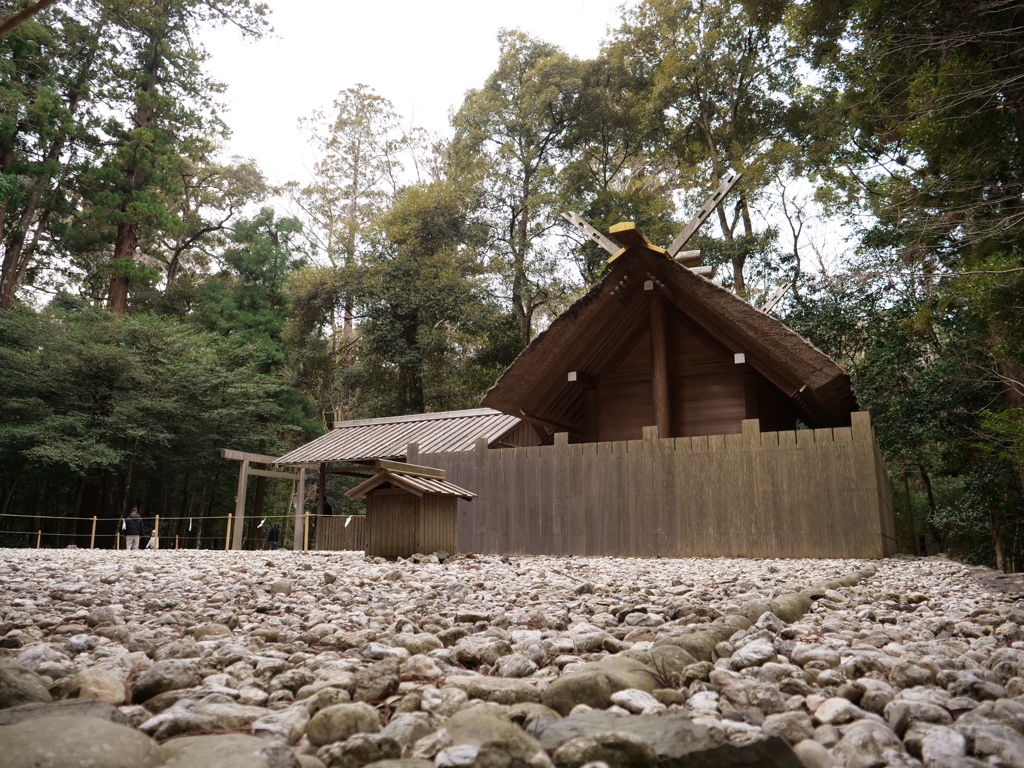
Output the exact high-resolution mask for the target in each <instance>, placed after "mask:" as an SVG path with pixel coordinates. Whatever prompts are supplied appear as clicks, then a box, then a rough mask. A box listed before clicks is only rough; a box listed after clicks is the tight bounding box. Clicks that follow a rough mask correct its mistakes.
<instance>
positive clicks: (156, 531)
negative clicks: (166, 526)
mask: <svg viewBox="0 0 1024 768" xmlns="http://www.w3.org/2000/svg"><path fill="white" fill-rule="evenodd" d="M153 549H160V515H157V516H156V520H155V521H154V523H153Z"/></svg>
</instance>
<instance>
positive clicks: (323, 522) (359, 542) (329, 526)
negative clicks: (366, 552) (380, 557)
mask: <svg viewBox="0 0 1024 768" xmlns="http://www.w3.org/2000/svg"><path fill="white" fill-rule="evenodd" d="M346 520H351V521H352V522H350V523H349V524H348V525H347V526H346V525H345V521H346ZM316 527H317V534H316V548H317V549H322V550H328V551H333V552H338V551H361V550H363V549H366V516H365V515H321V516H320V521H319V522H318V523H317V526H316Z"/></svg>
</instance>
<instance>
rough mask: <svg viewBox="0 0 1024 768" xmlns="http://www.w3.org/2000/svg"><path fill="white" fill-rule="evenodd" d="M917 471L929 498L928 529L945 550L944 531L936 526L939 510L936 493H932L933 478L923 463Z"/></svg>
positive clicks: (918, 466)
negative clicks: (936, 503) (929, 475)
mask: <svg viewBox="0 0 1024 768" xmlns="http://www.w3.org/2000/svg"><path fill="white" fill-rule="evenodd" d="M917 471H918V472H919V473H920V475H921V482H922V483H924V490H925V494H926V496H927V498H928V521H927V522H928V530H929V531H930V532H931V534H932V538H934V539H935V541H936V543H937V544H938V545H939V548H940V549H942V550H945V549H946V544H945V541H944V539H943V536H942V533H941V531H939V529H938V528H937V527H936V526H935V515H936V513H937V512H938V509H937V508H936V506H935V495H934V494H933V493H932V481H931V478H930V477H928V473H927V472H926V471H925V469H924V465H923V464H918V465H917Z"/></svg>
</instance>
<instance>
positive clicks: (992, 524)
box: [988, 503, 1006, 573]
mask: <svg viewBox="0 0 1024 768" xmlns="http://www.w3.org/2000/svg"><path fill="white" fill-rule="evenodd" d="M988 513H989V530H990V532H991V535H992V546H993V547H994V548H995V551H996V569H998V570H1000V571H1002V572H1003V573H1006V560H1005V557H1004V556H1003V528H1002V525H1000V521H999V505H998V504H995V503H992V504H989V508H988Z"/></svg>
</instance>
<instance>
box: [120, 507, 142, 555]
mask: <svg viewBox="0 0 1024 768" xmlns="http://www.w3.org/2000/svg"><path fill="white" fill-rule="evenodd" d="M140 536H142V515H140V514H139V508H138V507H132V511H131V512H130V513H129V514H128V517H126V518H125V520H124V548H125V549H138V548H139V537H140Z"/></svg>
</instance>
